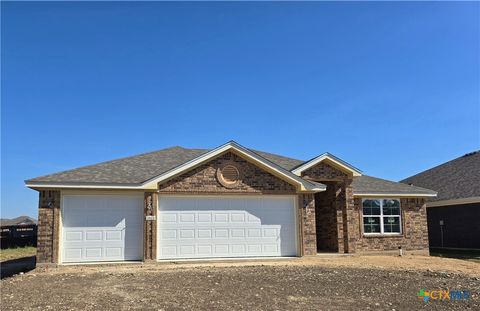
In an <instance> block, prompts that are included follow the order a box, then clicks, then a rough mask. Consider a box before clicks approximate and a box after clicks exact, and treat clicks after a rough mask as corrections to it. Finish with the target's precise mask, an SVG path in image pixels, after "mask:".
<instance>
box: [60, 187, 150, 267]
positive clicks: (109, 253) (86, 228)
mask: <svg viewBox="0 0 480 311" xmlns="http://www.w3.org/2000/svg"><path fill="white" fill-rule="evenodd" d="M62 213H63V214H62V223H63V226H62V243H61V249H62V261H63V262H95V261H123V260H140V259H142V250H143V238H142V237H143V197H142V196H138V195H65V196H64V197H63V211H62Z"/></svg>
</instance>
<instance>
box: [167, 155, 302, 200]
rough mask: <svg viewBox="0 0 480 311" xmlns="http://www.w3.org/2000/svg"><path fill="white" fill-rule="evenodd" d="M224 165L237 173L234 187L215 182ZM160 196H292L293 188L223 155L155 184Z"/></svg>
mask: <svg viewBox="0 0 480 311" xmlns="http://www.w3.org/2000/svg"><path fill="white" fill-rule="evenodd" d="M227 164H232V165H234V166H235V167H236V168H237V169H238V171H239V172H240V178H239V179H240V180H239V182H238V184H236V185H235V187H225V186H223V185H222V184H221V183H220V182H219V181H218V179H217V170H218V169H221V168H222V167H223V166H225V165H227ZM159 189H160V192H162V193H188V194H208V193H213V194H222V193H225V194H226V193H235V194H245V193H247V194H295V193H296V188H295V186H293V185H291V184H289V183H287V182H285V181H283V180H281V179H279V178H278V177H276V176H274V175H272V174H270V173H268V172H266V171H264V170H262V169H261V168H259V167H257V166H256V165H253V164H251V163H250V162H247V161H246V160H244V159H243V158H241V157H240V156H238V155H236V154H234V153H231V152H229V153H226V154H224V155H221V156H219V157H217V158H215V159H214V160H212V161H209V162H208V163H205V164H203V165H200V166H199V167H197V168H194V169H192V170H190V171H188V172H186V173H184V174H182V175H179V176H177V177H175V178H173V179H170V180H168V181H167V182H165V183H163V184H160V185H159Z"/></svg>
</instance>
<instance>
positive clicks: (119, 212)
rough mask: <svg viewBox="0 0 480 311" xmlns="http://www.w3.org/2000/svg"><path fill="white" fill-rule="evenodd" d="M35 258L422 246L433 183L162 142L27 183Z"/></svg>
mask: <svg viewBox="0 0 480 311" xmlns="http://www.w3.org/2000/svg"><path fill="white" fill-rule="evenodd" d="M26 185H27V186H28V187H30V188H32V189H35V190H38V191H39V193H40V198H39V201H40V202H39V220H38V221H39V236H38V253H37V262H38V263H68V262H96V261H122V260H123V261H128V260H177V259H193V258H194V259H198V258H236V257H268V256H304V255H315V254H317V252H318V251H330V252H339V253H356V252H358V253H362V252H369V251H385V250H397V249H398V247H403V248H404V249H406V250H420V251H425V250H427V251H428V239H427V224H426V210H425V199H426V198H429V197H434V196H435V195H436V192H435V191H432V190H427V189H424V188H419V187H412V186H408V185H405V184H402V183H396V182H392V181H387V180H383V179H379V178H375V177H370V176H366V175H363V174H362V172H361V171H360V170H358V169H357V168H355V167H353V166H352V165H350V164H348V163H346V162H345V161H342V160H340V159H339V158H337V157H335V156H333V155H331V154H329V153H324V154H322V155H320V156H318V157H315V158H313V159H312V160H309V161H300V160H296V159H291V158H287V157H283V156H279V155H274V154H270V153H266V152H260V151H255V150H251V149H248V148H245V147H243V146H241V145H239V144H237V143H235V142H233V141H232V142H228V143H226V144H224V145H222V146H220V147H218V148H215V149H212V150H204V149H185V148H181V147H172V148H168V149H163V150H159V151H155V152H152V153H145V154H141V155H138V156H133V157H128V158H123V159H119V160H114V161H110V162H104V163H100V164H96V165H91V166H86V167H82V168H78V169H74V170H69V171H64V172H60V173H57V174H52V175H47V176H44V177H38V178H34V179H30V180H27V181H26Z"/></svg>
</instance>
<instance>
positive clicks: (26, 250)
mask: <svg viewBox="0 0 480 311" xmlns="http://www.w3.org/2000/svg"><path fill="white" fill-rule="evenodd" d="M36 253H37V248H36V247H33V246H26V247H17V248H7V249H2V250H0V262H3V261H7V260H12V259H17V258H22V257H30V256H35V254H36Z"/></svg>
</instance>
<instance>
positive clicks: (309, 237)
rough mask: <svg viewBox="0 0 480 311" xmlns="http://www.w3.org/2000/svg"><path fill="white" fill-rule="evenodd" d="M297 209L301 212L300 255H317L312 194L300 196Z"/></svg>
mask: <svg viewBox="0 0 480 311" xmlns="http://www.w3.org/2000/svg"><path fill="white" fill-rule="evenodd" d="M298 197H299V200H298V201H299V208H300V210H301V216H302V219H301V226H302V230H301V235H302V239H301V241H302V255H304V256H308V255H316V254H317V233H316V222H315V198H314V194H312V193H307V194H300V195H299V196H298Z"/></svg>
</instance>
